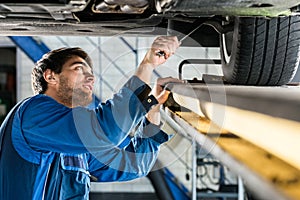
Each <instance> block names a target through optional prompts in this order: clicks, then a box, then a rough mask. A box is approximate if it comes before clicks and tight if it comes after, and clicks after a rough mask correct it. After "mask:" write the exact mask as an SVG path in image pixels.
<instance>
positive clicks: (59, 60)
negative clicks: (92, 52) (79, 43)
mask: <svg viewBox="0 0 300 200" xmlns="http://www.w3.org/2000/svg"><path fill="white" fill-rule="evenodd" d="M74 56H79V57H81V58H83V59H84V60H85V61H86V62H87V64H88V65H89V66H90V67H92V61H91V58H90V57H89V55H88V54H87V53H86V52H85V51H84V50H82V49H81V48H79V47H73V48H59V49H55V50H52V51H50V52H48V53H46V54H44V55H43V57H42V58H41V59H40V60H39V61H37V62H36V64H35V67H34V68H33V70H32V74H31V78H32V89H33V92H34V93H35V94H44V93H45V92H46V90H47V88H48V84H47V82H46V80H45V79H44V76H43V74H44V72H45V71H46V70H47V69H50V70H52V71H53V72H54V73H57V74H59V73H61V71H62V67H63V65H64V64H65V63H66V62H67V61H68V60H69V59H71V58H72V57H74Z"/></svg>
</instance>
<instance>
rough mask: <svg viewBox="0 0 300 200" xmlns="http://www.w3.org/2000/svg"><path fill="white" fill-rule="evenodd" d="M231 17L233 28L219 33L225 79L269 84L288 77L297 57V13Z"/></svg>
mask: <svg viewBox="0 0 300 200" xmlns="http://www.w3.org/2000/svg"><path fill="white" fill-rule="evenodd" d="M233 20H234V30H233V31H232V32H228V33H226V34H222V35H221V60H222V68H223V73H224V78H225V80H226V81H228V82H229V83H232V84H241V85H269V86H275V85H284V84H286V83H288V82H289V81H291V80H292V78H293V76H294V75H295V73H296V71H297V68H298V65H299V58H300V16H285V17H276V18H271V19H267V18H262V17H235V18H234V19H233Z"/></svg>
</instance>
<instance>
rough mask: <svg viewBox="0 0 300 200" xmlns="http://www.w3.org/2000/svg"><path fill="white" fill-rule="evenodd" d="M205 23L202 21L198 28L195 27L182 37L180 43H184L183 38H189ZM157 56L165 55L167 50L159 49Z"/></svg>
mask: <svg viewBox="0 0 300 200" xmlns="http://www.w3.org/2000/svg"><path fill="white" fill-rule="evenodd" d="M202 25H203V23H201V24H200V25H198V26H197V27H196V28H194V29H193V30H192V31H191V32H189V33H188V34H186V35H185V36H184V37H182V38H181V39H180V40H179V43H182V41H183V40H185V39H186V38H188V37H189V36H190V35H191V34H192V33H194V32H195V31H196V30H197V29H198V28H200V27H201V26H202ZM156 55H157V56H165V55H166V54H165V52H164V51H159V52H157V53H156Z"/></svg>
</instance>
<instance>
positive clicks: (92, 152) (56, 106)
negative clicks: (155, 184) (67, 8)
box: [0, 36, 180, 200]
mask: <svg viewBox="0 0 300 200" xmlns="http://www.w3.org/2000/svg"><path fill="white" fill-rule="evenodd" d="M178 47H179V42H178V40H177V38H176V37H170V36H161V37H157V38H156V39H155V40H154V42H153V44H152V46H151V48H150V49H149V50H148V52H147V53H146V55H145V57H144V59H143V60H142V62H141V64H140V66H139V67H138V69H137V70H136V72H135V74H134V75H133V76H132V77H131V78H130V79H129V80H128V81H127V82H126V83H125V84H124V86H123V87H122V88H121V89H120V91H119V92H118V93H116V94H115V95H114V96H113V97H112V99H110V100H108V101H106V102H105V103H99V104H97V105H96V106H94V108H93V109H91V108H89V107H88V105H90V104H91V103H93V85H94V82H95V78H94V75H93V69H92V63H91V59H90V57H89V56H88V55H87V53H85V52H84V51H83V50H82V49H80V48H60V49H57V50H53V51H50V52H49V53H47V54H45V55H44V56H43V57H42V58H41V59H40V60H39V61H38V62H37V63H36V65H35V67H34V69H33V71H32V86H33V90H34V93H35V94H36V95H35V96H32V97H30V98H27V99H25V100H23V101H22V102H20V103H19V104H18V105H17V106H15V108H14V109H12V110H11V112H10V113H9V114H8V116H7V117H6V119H5V121H4V122H3V124H2V126H1V135H0V145H1V146H0V180H1V182H0V199H1V200H12V199H14V200H16V199H22V200H24V199H26V200H28V199H88V195H89V190H90V181H101V182H105V181H106V182H107V181H126V180H132V179H135V178H139V177H143V176H145V175H147V173H148V172H149V171H150V170H151V167H152V166H153V164H154V163H155V161H156V159H157V155H158V151H159V147H160V145H161V144H163V143H164V142H166V141H168V140H169V138H170V136H169V135H168V134H166V133H165V132H163V131H162V130H160V128H159V124H160V115H159V107H160V106H161V105H162V104H163V103H164V102H165V101H166V100H167V98H168V95H169V93H170V92H169V91H166V90H164V89H163V87H162V85H165V84H166V83H167V82H174V81H175V82H177V81H178V82H180V81H179V80H178V79H175V78H161V79H157V81H156V84H155V86H154V87H153V89H152V90H151V88H150V87H149V85H148V84H149V83H150V80H151V74H152V72H153V70H154V69H155V68H156V67H157V66H159V65H161V64H162V63H164V62H165V61H166V60H167V59H168V58H169V57H170V56H171V55H172V54H174V52H175V50H176V49H177V48H178ZM158 52H164V54H163V56H159V55H158V54H157V53H158ZM132 133H134V135H133V136H131V135H132ZM129 136H130V137H129Z"/></svg>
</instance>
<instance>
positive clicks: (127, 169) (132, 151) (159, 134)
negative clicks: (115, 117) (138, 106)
mask: <svg viewBox="0 0 300 200" xmlns="http://www.w3.org/2000/svg"><path fill="white" fill-rule="evenodd" d="M170 137H171V136H170V135H168V134H166V133H165V132H163V131H162V130H160V129H159V127H158V126H156V125H154V124H151V123H150V122H149V121H148V120H147V119H146V118H145V119H144V120H143V123H141V124H140V126H139V128H138V129H137V131H136V133H135V136H134V137H133V138H131V140H130V142H129V143H128V144H126V145H125V146H126V147H125V148H115V149H114V150H112V151H110V152H109V154H110V155H115V157H114V159H112V160H106V159H105V158H104V157H103V156H98V155H97V154H91V155H92V157H91V158H90V160H89V167H90V168H89V171H90V173H91V175H92V176H94V177H96V178H97V179H98V180H97V181H99V182H110V181H128V180H132V179H136V178H140V177H143V176H146V175H147V174H148V173H149V172H150V170H151V168H152V167H153V165H154V164H155V162H156V159H157V156H158V153H159V149H160V145H161V144H163V143H164V142H166V141H168V140H169V139H170Z"/></svg>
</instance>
